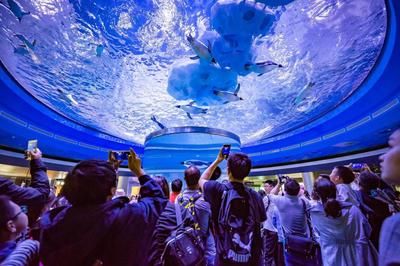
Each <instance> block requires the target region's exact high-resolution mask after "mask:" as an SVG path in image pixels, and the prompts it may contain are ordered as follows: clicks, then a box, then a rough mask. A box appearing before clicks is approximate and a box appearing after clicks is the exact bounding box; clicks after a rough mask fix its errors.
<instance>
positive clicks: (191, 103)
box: [188, 101, 196, 106]
mask: <svg viewBox="0 0 400 266" xmlns="http://www.w3.org/2000/svg"><path fill="white" fill-rule="evenodd" d="M195 102H196V101H191V102H190V103H189V104H188V105H189V106H192V105H193V104H194V103H195Z"/></svg>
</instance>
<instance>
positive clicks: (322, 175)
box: [318, 174, 331, 180]
mask: <svg viewBox="0 0 400 266" xmlns="http://www.w3.org/2000/svg"><path fill="white" fill-rule="evenodd" d="M318 177H321V178H325V179H328V180H331V178H330V177H329V175H327V174H320V175H319V176H318Z"/></svg>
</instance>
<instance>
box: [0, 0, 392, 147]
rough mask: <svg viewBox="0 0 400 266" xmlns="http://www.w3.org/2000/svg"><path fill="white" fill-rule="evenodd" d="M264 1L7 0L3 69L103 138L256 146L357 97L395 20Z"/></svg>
mask: <svg viewBox="0 0 400 266" xmlns="http://www.w3.org/2000/svg"><path fill="white" fill-rule="evenodd" d="M262 2H264V1H260V2H258V3H254V2H252V1H249V0H246V1H227V0H219V1H211V0H208V1H207V0H196V1H189V0H184V1H183V0H175V1H174V0H153V1H151V0H149V1H128V0H121V1H100V0H96V1H88V0H82V1H68V0H35V1H28V0H9V1H6V3H4V4H3V5H0V50H1V53H0V60H1V62H2V63H3V64H4V66H5V67H6V68H7V70H8V71H9V72H10V73H11V74H12V75H13V76H14V78H15V79H16V80H17V81H18V82H19V83H20V84H21V85H22V86H23V87H24V88H25V89H26V90H28V91H29V92H30V93H31V94H32V95H34V96H35V97H36V98H37V99H39V100H40V101H41V102H43V103H44V104H46V105H47V106H49V107H50V108H52V109H54V110H55V111H57V112H59V113H61V114H63V115H65V116H67V117H69V118H71V119H72V120H75V121H77V122H79V123H81V124H83V125H86V126H89V127H92V128H95V129H97V130H100V131H104V132H107V133H110V134H112V135H115V136H119V137H122V138H125V139H129V140H132V141H135V142H137V143H144V141H145V137H146V135H148V134H149V133H151V132H153V131H155V130H158V129H160V127H180V126H206V127H214V128H220V129H224V130H228V131H231V132H233V133H235V134H237V135H238V136H240V139H241V142H242V144H251V143H252V142H253V141H256V140H260V139H263V138H265V137H268V136H270V135H275V134H279V133H280V132H283V131H285V130H288V129H290V128H295V127H299V126H302V125H304V124H306V123H307V122H309V121H312V120H313V119H315V118H317V117H320V116H321V115H323V114H324V113H326V112H328V111H330V110H332V109H333V108H335V106H337V105H338V104H340V103H341V102H342V101H343V100H344V99H346V98H347V97H349V96H350V95H351V94H352V92H354V91H355V90H356V89H357V88H358V87H359V86H360V84H361V83H362V82H363V80H364V79H365V78H366V77H367V75H368V73H369V72H370V71H371V69H372V67H373V65H374V64H375V62H376V60H377V57H378V56H379V53H380V51H381V48H382V46H383V43H384V39H385V32H386V23H387V17H386V8H385V3H384V1H383V0H353V1H342V0H319V1H307V0H295V1H272V2H270V3H274V5H273V6H265V5H264V4H263V3H262ZM282 3H283V4H286V5H282ZM189 35H190V36H192V37H193V39H191V37H190V36H189ZM198 41H200V42H198ZM196 43H197V44H199V43H200V46H199V45H197V46H196ZM196 53H197V54H199V55H200V56H201V58H200V60H199V59H195V58H193V59H190V57H194V56H195V55H196ZM267 61H272V62H273V63H275V65H274V64H272V63H271V64H270V65H272V67H268V64H269V63H268V62H267ZM260 63H261V64H260ZM279 65H281V67H280V66H279ZM264 72H266V73H265V74H263V73H264ZM259 74H262V75H259ZM239 84H240V86H238V85H239ZM237 90H238V91H237ZM236 91H237V94H235V92H236ZM239 98H241V99H239ZM177 106H179V107H177ZM187 113H189V114H187ZM156 121H157V122H156Z"/></svg>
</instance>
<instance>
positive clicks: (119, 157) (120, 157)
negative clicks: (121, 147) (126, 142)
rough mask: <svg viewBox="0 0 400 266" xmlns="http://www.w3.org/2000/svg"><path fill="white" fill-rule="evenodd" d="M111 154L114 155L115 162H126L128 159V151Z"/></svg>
mask: <svg viewBox="0 0 400 266" xmlns="http://www.w3.org/2000/svg"><path fill="white" fill-rule="evenodd" d="M112 153H113V155H114V158H115V160H118V161H125V160H128V157H129V154H130V152H129V151H113V152H112Z"/></svg>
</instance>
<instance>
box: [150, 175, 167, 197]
mask: <svg viewBox="0 0 400 266" xmlns="http://www.w3.org/2000/svg"><path fill="white" fill-rule="evenodd" d="M153 179H154V180H155V181H156V182H157V184H158V185H159V186H160V187H161V189H162V191H163V193H164V196H165V197H166V198H169V186H168V181H167V179H166V178H165V177H164V176H160V175H157V176H154V177H153Z"/></svg>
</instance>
